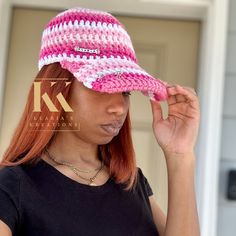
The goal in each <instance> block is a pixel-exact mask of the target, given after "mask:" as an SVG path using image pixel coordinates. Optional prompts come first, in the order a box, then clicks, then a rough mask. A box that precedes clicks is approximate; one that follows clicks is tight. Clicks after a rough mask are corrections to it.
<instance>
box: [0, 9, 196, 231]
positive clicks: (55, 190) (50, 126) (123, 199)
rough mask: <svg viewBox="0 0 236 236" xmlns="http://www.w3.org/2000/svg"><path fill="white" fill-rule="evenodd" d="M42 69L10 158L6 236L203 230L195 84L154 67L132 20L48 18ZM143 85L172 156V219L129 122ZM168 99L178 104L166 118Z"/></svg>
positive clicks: (3, 217) (2, 194)
mask: <svg viewBox="0 0 236 236" xmlns="http://www.w3.org/2000/svg"><path fill="white" fill-rule="evenodd" d="M39 69H40V71H39V73H38V75H37V76H36V79H35V81H34V83H33V85H32V87H31V90H30V92H29V96H28V100H27V104H26V108H25V111H24V113H23V116H22V118H21V120H20V123H19V125H18V127H17V129H16V131H15V133H14V136H13V138H12V140H11V143H10V145H9V147H8V149H7V150H6V152H5V153H4V156H3V159H2V162H1V166H3V167H4V168H2V169H1V171H0V202H1V205H0V232H1V236H9V235H25V236H26V235H34V236H36V235H51V236H54V235H57V236H59V235H103V236H105V235H112V236H115V235H119V236H120V235H122V236H123V235H142V236H144V235H145V236H151V235H160V236H164V235H165V236H168V235H171V236H173V235H175V236H178V235H181V236H183V235H186V236H187V235H191V236H197V235H200V232H199V231H200V230H199V223H198V216H197V208H196V200H195V192H194V169H195V159H196V158H195V155H194V146H195V142H196V138H197V134H198V128H199V120H200V109H199V102H198V98H197V96H196V93H195V92H194V90H193V89H192V88H187V87H181V86H179V85H176V86H168V84H167V83H164V82H163V81H161V80H158V79H154V78H153V77H152V76H151V75H149V74H148V73H147V72H145V71H144V70H143V69H142V68H140V66H139V65H138V64H137V59H136V56H135V52H134V49H133V46H132V43H131V40H130V37H129V35H128V33H127V32H126V31H125V28H124V26H123V25H122V24H121V23H120V22H119V21H118V20H117V19H116V18H115V17H113V16H112V15H110V14H108V13H106V12H101V11H95V10H91V9H82V8H73V9H69V10H67V11H64V12H62V13H60V14H58V15H57V16H56V17H54V18H53V19H52V20H51V21H50V22H49V23H48V24H47V26H46V28H45V29H44V32H43V36H42V45H41V50H40V56H39ZM134 90H137V91H138V90H139V91H141V92H142V93H143V94H144V95H146V96H149V98H150V104H151V107H152V114H153V131H154V135H155V138H156V141H157V143H158V144H159V145H160V146H161V148H162V150H163V152H164V155H165V159H166V164H167V170H168V194H169V195H168V196H169V199H168V214H167V217H166V216H165V215H164V214H163V212H162V211H161V209H160V207H159V206H158V204H157V202H156V201H155V198H154V196H153V192H152V189H151V187H150V185H149V183H148V181H147V179H146V177H145V176H144V175H143V173H142V170H141V169H140V168H139V167H137V166H136V160H135V155H134V150H133V145H132V139H131V131H130V129H131V127H130V118H129V105H130V104H129V95H130V91H134ZM42 100H43V103H41V101H42ZM162 100H166V101H167V102H168V105H169V110H168V112H169V114H168V118H167V119H165V120H164V119H163V117H162V110H161V106H160V103H159V101H162Z"/></svg>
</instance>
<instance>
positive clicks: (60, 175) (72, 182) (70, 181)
mask: <svg viewBox="0 0 236 236" xmlns="http://www.w3.org/2000/svg"><path fill="white" fill-rule="evenodd" d="M38 164H41V165H42V166H44V167H46V168H47V169H48V170H49V171H51V173H52V174H54V175H55V176H56V177H57V178H60V179H61V180H62V181H65V182H67V184H70V185H74V186H76V187H78V188H81V189H83V190H85V191H86V190H87V191H90V192H91V191H92V192H103V191H104V190H107V189H108V187H109V185H111V182H112V180H113V178H112V177H111V176H110V177H109V179H108V180H107V181H106V182H105V183H104V184H102V185H98V186H91V185H87V184H83V183H79V182H77V181H75V180H73V179H71V178H70V177H68V176H66V175H64V174H63V173H61V172H60V171H59V170H57V169H56V168H55V167H53V166H52V165H50V164H49V163H47V162H46V161H45V160H43V159H42V158H40V159H39V163H38Z"/></svg>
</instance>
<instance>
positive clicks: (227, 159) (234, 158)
mask: <svg viewBox="0 0 236 236" xmlns="http://www.w3.org/2000/svg"><path fill="white" fill-rule="evenodd" d="M228 27H229V28H228V33H227V55H226V72H225V87H224V110H223V125H222V140H221V162H220V177H219V178H220V179H219V208H218V234H217V235H218V236H233V235H236V233H235V232H236V224H235V219H236V201H232V200H231V201H230V200H228V199H227V198H226V193H227V182H228V172H229V170H231V169H234V170H236V0H230V9H229V26H228Z"/></svg>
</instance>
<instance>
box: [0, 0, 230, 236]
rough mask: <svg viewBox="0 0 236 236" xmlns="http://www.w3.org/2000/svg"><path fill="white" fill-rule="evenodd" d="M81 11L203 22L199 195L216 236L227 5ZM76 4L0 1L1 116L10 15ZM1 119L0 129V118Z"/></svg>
mask: <svg viewBox="0 0 236 236" xmlns="http://www.w3.org/2000/svg"><path fill="white" fill-rule="evenodd" d="M79 2H80V3H79V6H82V7H90V8H97V9H102V10H105V11H109V12H111V13H115V14H122V15H130V16H132V15H136V16H147V17H148V16H151V17H159V18H169V19H170V18H172V19H183V20H184V19H187V20H199V21H200V22H201V23H202V31H201V42H200V56H199V68H198V78H197V80H198V85H197V89H198V95H199V99H200V106H201V124H200V130H199V136H198V141H197V145H196V156H197V168H196V192H197V202H198V211H199V218H200V225H201V235H202V236H215V235H216V231H217V212H218V179H219V163H220V146H221V123H222V112H223V110H222V109H223V95H224V94H223V92H224V79H225V76H224V75H225V54H226V35H227V23H228V0H224V1H222V0H119V1H116V0H109V1H108V0H100V1H99V4H98V1H92V0H91V1H86V0H80V1H79ZM74 6H78V1H76V0H70V1H67V0H60V1H58V0H50V1H48V0H41V1H37V0H35V1H32V0H0V32H1V38H0V48H1V50H0V112H1V111H3V99H4V86H5V76H6V63H7V54H8V45H9V44H8V42H9V36H10V26H11V13H12V9H13V8H14V7H29V8H43V9H56V10H63V9H66V8H70V7H74ZM1 114H2V112H1V113H0V124H1V120H2V119H1V118H2V116H1Z"/></svg>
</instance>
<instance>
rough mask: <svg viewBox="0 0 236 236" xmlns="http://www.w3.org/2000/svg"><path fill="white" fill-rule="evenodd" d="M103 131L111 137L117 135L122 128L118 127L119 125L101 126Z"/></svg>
mask: <svg viewBox="0 0 236 236" xmlns="http://www.w3.org/2000/svg"><path fill="white" fill-rule="evenodd" d="M101 127H102V129H103V130H104V131H106V133H108V134H109V135H117V134H118V133H119V131H120V129H121V127H122V126H120V125H119V126H117V125H112V124H109V125H101Z"/></svg>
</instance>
